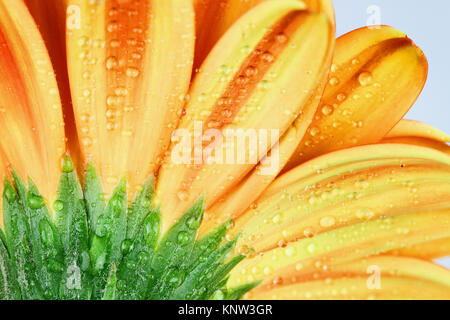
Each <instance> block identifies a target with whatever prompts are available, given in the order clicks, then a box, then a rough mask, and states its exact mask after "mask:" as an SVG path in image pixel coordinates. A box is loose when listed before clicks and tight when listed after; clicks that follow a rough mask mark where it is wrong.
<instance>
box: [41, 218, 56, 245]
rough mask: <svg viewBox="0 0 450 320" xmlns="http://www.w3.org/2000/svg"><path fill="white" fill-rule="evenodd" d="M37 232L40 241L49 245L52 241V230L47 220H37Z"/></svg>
mask: <svg viewBox="0 0 450 320" xmlns="http://www.w3.org/2000/svg"><path fill="white" fill-rule="evenodd" d="M39 233H40V235H41V241H42V242H43V243H44V245H46V246H49V245H51V244H52V243H53V240H54V238H53V230H52V227H51V226H50V224H49V223H48V222H47V221H45V220H41V221H40V222H39Z"/></svg>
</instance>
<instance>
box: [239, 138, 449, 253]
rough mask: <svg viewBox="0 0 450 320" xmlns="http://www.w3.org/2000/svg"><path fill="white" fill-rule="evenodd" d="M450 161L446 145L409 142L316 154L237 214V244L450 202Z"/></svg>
mask: <svg viewBox="0 0 450 320" xmlns="http://www.w3.org/2000/svg"><path fill="white" fill-rule="evenodd" d="M382 149H383V150H382ZM449 164H450V157H449V156H447V155H445V154H443V153H440V152H438V151H435V150H432V149H428V148H421V147H415V146H409V145H375V146H365V147H357V148H353V149H348V150H344V151H341V152H335V153H331V154H329V155H325V156H323V157H320V158H317V159H315V160H313V161H310V162H307V163H305V164H304V165H302V166H299V167H298V168H296V169H295V170H292V171H291V172H288V173H287V174H285V175H284V176H282V177H280V178H279V179H277V180H278V181H275V182H274V184H273V186H271V187H269V189H268V190H267V191H266V192H265V193H264V194H263V196H261V199H260V200H259V201H258V202H257V203H256V206H255V207H254V208H253V209H251V210H249V211H248V212H246V213H245V214H244V215H243V216H242V217H240V218H239V219H238V220H237V221H236V223H235V227H234V230H235V232H236V233H237V232H239V233H241V234H242V239H241V240H240V241H239V243H238V246H239V245H244V244H245V245H246V246H248V247H251V248H254V249H255V250H256V252H260V251H264V250H267V249H270V248H274V247H276V246H277V245H278V244H279V243H287V242H290V241H294V240H296V239H301V238H307V237H308V236H313V235H315V234H319V233H322V232H326V231H328V230H332V229H336V228H342V227H344V226H347V225H351V224H355V223H360V222H361V221H365V220H372V219H378V218H381V217H388V216H389V217H392V216H397V215H400V214H408V213H414V212H417V211H421V210H442V209H445V208H449V209H450V197H449V195H450V166H449Z"/></svg>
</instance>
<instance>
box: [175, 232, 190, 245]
mask: <svg viewBox="0 0 450 320" xmlns="http://www.w3.org/2000/svg"><path fill="white" fill-rule="evenodd" d="M177 240H178V243H180V244H185V243H187V242H188V241H189V234H188V233H187V232H186V231H180V232H179V233H178V235H177Z"/></svg>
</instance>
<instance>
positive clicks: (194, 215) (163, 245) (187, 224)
mask: <svg viewBox="0 0 450 320" xmlns="http://www.w3.org/2000/svg"><path fill="white" fill-rule="evenodd" d="M204 209H205V199H204V196H202V197H200V199H199V200H197V201H196V202H195V203H194V205H193V206H192V207H191V208H190V209H189V210H188V211H187V212H186V213H185V214H184V215H183V216H182V217H181V218H180V219H179V220H178V221H177V222H176V223H175V224H174V225H173V226H172V227H171V228H170V230H169V231H167V233H166V234H165V235H164V236H163V239H162V240H161V242H160V243H159V244H158V247H157V250H156V253H155V258H154V260H153V264H152V269H153V275H154V280H153V281H152V283H151V284H150V287H151V291H150V294H149V299H165V298H168V297H170V295H171V293H172V291H173V290H174V289H175V288H177V287H178V286H179V285H180V284H181V283H183V281H184V278H185V276H186V274H185V270H183V264H184V262H185V260H186V259H187V257H189V256H190V254H191V252H192V249H193V248H194V243H195V239H196V236H197V231H198V228H199V226H200V223H201V221H202V218H203V212H204Z"/></svg>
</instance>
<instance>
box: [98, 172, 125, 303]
mask: <svg viewBox="0 0 450 320" xmlns="http://www.w3.org/2000/svg"><path fill="white" fill-rule="evenodd" d="M126 213H127V193H126V182H125V179H122V180H121V181H120V183H119V185H118V186H117V187H116V188H115V190H114V192H113V194H112V196H111V198H110V199H109V201H108V204H107V206H106V207H105V209H104V211H103V212H102V214H101V215H100V216H99V217H98V218H97V221H96V227H95V230H94V232H95V233H94V234H93V235H92V237H91V239H92V240H91V248H90V257H91V265H92V268H93V274H94V291H93V297H94V299H99V298H101V297H102V295H103V290H104V288H105V285H106V281H107V278H108V275H109V273H110V269H111V265H112V263H113V262H115V263H119V261H120V259H121V258H122V253H121V250H120V247H121V244H122V242H123V240H125V236H126V232H127V229H126V228H127V217H126Z"/></svg>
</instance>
